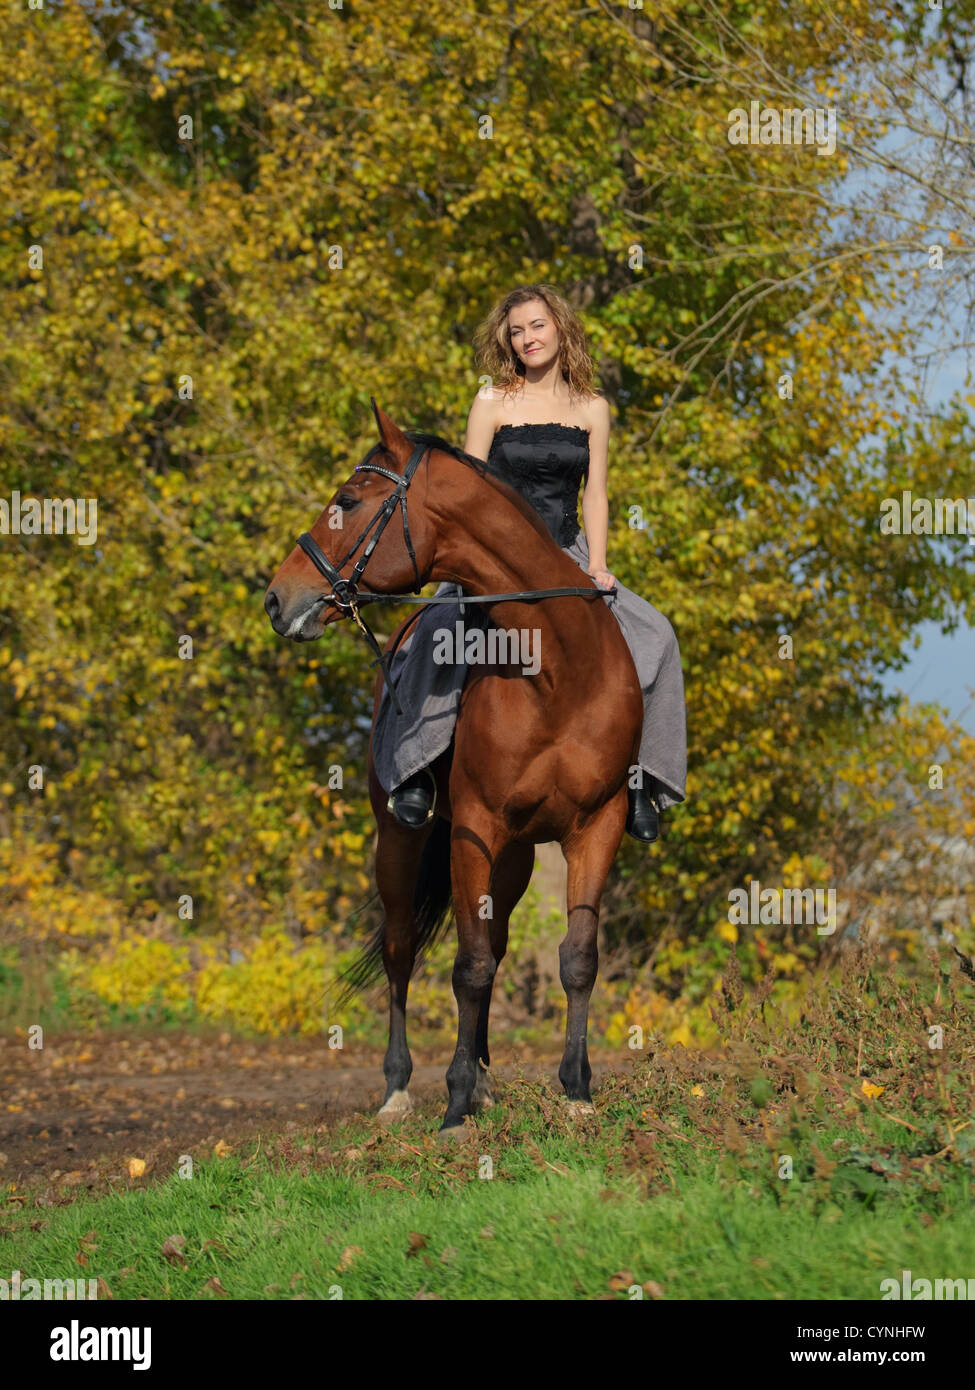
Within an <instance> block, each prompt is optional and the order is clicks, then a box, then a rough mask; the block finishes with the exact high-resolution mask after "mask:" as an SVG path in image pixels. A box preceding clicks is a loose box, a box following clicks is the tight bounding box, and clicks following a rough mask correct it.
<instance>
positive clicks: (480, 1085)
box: [471, 1063, 497, 1110]
mask: <svg viewBox="0 0 975 1390" xmlns="http://www.w3.org/2000/svg"><path fill="white" fill-rule="evenodd" d="M491 1105H497V1101H496V1100H495V1098H494V1093H493V1092H492V1090H491V1082H490V1079H489V1077H488V1072H487V1068H486V1067H485V1066H484V1064H483V1063H482V1064H481V1067H480V1069H479V1070H478V1073H477V1081H476V1082H475V1084H474V1094H473V1096H472V1097H471V1108H472V1109H473V1110H487V1108H488V1107H489V1106H491Z"/></svg>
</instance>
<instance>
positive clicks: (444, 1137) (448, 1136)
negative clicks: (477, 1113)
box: [437, 1120, 468, 1144]
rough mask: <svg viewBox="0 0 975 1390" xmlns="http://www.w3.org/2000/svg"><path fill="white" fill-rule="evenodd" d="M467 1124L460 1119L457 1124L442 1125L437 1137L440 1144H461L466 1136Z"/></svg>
mask: <svg viewBox="0 0 975 1390" xmlns="http://www.w3.org/2000/svg"><path fill="white" fill-rule="evenodd" d="M467 1135H468V1129H467V1125H466V1124H465V1123H464V1121H463V1120H461V1122H460V1124H459V1125H444V1126H443V1128H442V1129H440V1130H438V1132H437V1138H438V1140H439V1141H440V1143H441V1144H451V1143H454V1144H461V1143H463V1141H464V1140H465V1139H466V1138H467Z"/></svg>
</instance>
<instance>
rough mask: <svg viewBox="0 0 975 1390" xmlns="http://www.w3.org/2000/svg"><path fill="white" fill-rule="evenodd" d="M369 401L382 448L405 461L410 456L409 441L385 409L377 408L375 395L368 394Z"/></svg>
mask: <svg viewBox="0 0 975 1390" xmlns="http://www.w3.org/2000/svg"><path fill="white" fill-rule="evenodd" d="M369 401H370V404H371V405H372V413H373V415H375V417H376V428H377V429H378V430H379V442H380V444H381V445H382V446H383V448H384V449H388V450H389V452H390V453H391V454H392V455H393V457H394V458H396V459H400V460H401V461H402V462H403V463H405V462H406V460H407V459H408V458H409V456H410V441H409V440H408V439H407V437H406V435H405V434H404V433H403V431H402V430H401V429H400V428H399V426H398V425H397V424H396V423H395V422H394V421H393V420H391V419H390V418H389V416H388V415H387V414H386V412H385V410H381V409H380V408H379V406H378V405H377V404H376V398H375V396H370V397H369Z"/></svg>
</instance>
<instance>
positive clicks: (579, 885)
mask: <svg viewBox="0 0 975 1390" xmlns="http://www.w3.org/2000/svg"><path fill="white" fill-rule="evenodd" d="M625 821H626V794H625V792H623V793H621V794H620V795H619V796H616V797H614V798H613V800H612V801H610V802H607V803H606V805H605V806H604V807H603V808H602V810H600V811H599V812H598V813H597V814H596V815H595V816H594V817H593V819H592V820H591V821H590V822H589V823H588V824H587V825H586V826H585V828H584V829H583V830H581V831H579V832H577V834H575V835H574V836H572V837H570V838H569V839H568V840H567V841H566V842H565V844H564V845H563V851H564V853H565V857H566V860H567V861H568V867H569V872H568V890H567V904H566V906H567V908H568V919H569V921H568V930H567V931H566V934H565V938H564V939H563V941H562V942H561V944H560V946H559V974H560V976H561V979H562V987H563V989H564V990H565V993H566V998H567V1000H568V1005H569V1007H568V1013H567V1016H566V1023H565V1052H564V1054H563V1057H562V1063H561V1065H560V1067H559V1080H560V1081H561V1082H562V1086H563V1088H564V1090H565V1094H566V1098H567V1099H568V1100H570V1101H574V1102H577V1103H578V1104H579V1105H580V1106H584V1107H586V1108H587V1109H590V1110H591V1108H592V1097H591V1095H590V1093H589V1081H590V1079H591V1077H592V1068H591V1067H590V1065H589V1051H588V1046H587V1034H588V1029H589V998H590V995H591V994H592V987H593V985H594V984H595V983H596V969H597V966H598V964H599V952H598V949H597V945H596V934H597V928H598V925H599V903H600V899H601V897H602V893H603V887H604V885H605V883H606V876H607V874H608V873H609V870H610V866H611V865H612V862H613V859H614V857H615V855H616V851H617V850H618V849H619V844H620V840H621V838H622V835H623V827H624V824H625Z"/></svg>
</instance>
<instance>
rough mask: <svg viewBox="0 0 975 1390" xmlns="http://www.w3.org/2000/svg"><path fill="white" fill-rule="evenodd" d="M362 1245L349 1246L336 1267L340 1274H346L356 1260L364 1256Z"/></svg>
mask: <svg viewBox="0 0 975 1390" xmlns="http://www.w3.org/2000/svg"><path fill="white" fill-rule="evenodd" d="M363 1253H364V1252H363V1249H362V1246H361V1245H347V1246H346V1247H345V1249H344V1250H343V1251H342V1254H341V1255H340V1256H339V1262H338V1264H337V1265H336V1266H335V1267H336V1269H337V1270H338V1272H339V1274H344V1273H345V1271H346V1270H347V1269H351V1268H352V1266H353V1265H354V1264H355V1262H356V1260H357V1259H358V1258H359V1256H360V1255H361V1254H363Z"/></svg>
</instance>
